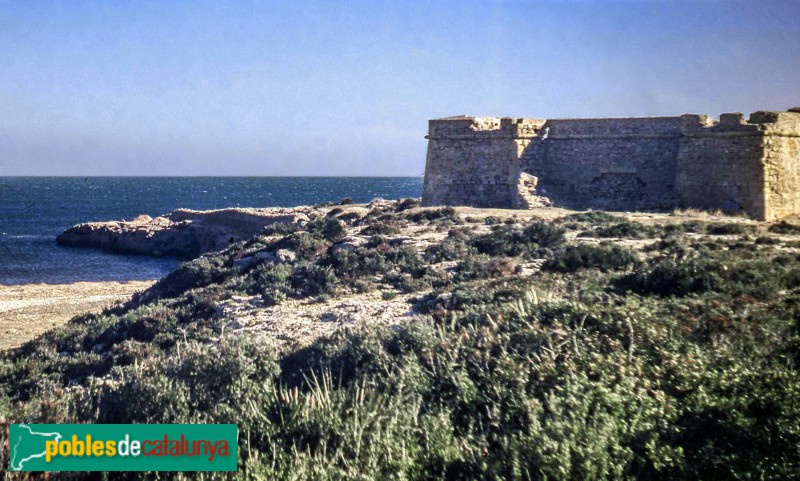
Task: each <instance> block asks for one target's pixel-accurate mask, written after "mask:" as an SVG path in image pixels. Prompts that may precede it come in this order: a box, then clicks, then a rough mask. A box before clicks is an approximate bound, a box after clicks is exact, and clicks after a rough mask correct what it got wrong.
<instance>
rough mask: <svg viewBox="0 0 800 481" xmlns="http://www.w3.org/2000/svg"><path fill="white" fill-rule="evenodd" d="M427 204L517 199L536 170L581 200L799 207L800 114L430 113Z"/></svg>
mask: <svg viewBox="0 0 800 481" xmlns="http://www.w3.org/2000/svg"><path fill="white" fill-rule="evenodd" d="M429 132H430V134H429V136H428V138H429V140H430V142H429V145H428V160H427V164H426V172H425V188H424V192H423V203H424V204H425V205H445V204H449V205H471V206H476V207H501V208H508V207H514V206H516V205H518V204H517V203H515V202H514V200H515V198H516V196H517V192H518V191H519V189H518V186H517V183H518V182H520V179H523V178H525V176H524V175H521V174H529V175H532V176H535V177H537V178H538V186H537V191H536V194H538V195H541V196H546V197H548V198H549V199H550V200H551V201H552V202H553V203H554V204H555V205H559V206H563V207H568V208H574V209H604V210H645V211H658V210H669V209H673V208H676V207H694V208H701V209H719V210H723V211H726V212H731V213H746V214H747V215H749V216H751V217H754V218H757V219H766V220H772V219H777V218H781V217H786V216H788V215H792V214H797V213H800V112H794V111H790V112H764V111H759V112H755V113H754V114H752V115H751V116H750V119H749V120H748V121H747V122H745V121H744V117H743V115H742V114H723V115H722V116H721V117H720V121H719V122H715V121H713V120H711V119H710V118H709V117H707V116H702V115H683V116H681V117H650V118H622V119H561V120H542V119H521V118H489V117H484V118H479V117H451V118H447V119H439V120H432V121H431V122H430V130H429Z"/></svg>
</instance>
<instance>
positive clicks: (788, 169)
mask: <svg viewBox="0 0 800 481" xmlns="http://www.w3.org/2000/svg"><path fill="white" fill-rule="evenodd" d="M757 118H758V117H757ZM762 118H763V117H762ZM772 119H773V121H772V122H770V123H767V124H765V125H766V126H767V130H766V136H765V139H764V170H765V174H764V176H765V186H764V188H765V194H764V195H765V205H766V212H765V218H766V219H769V220H772V219H780V218H782V217H786V216H789V215H793V214H794V215H796V214H798V213H800V113H793V112H781V113H779V114H778V116H777V117H772Z"/></svg>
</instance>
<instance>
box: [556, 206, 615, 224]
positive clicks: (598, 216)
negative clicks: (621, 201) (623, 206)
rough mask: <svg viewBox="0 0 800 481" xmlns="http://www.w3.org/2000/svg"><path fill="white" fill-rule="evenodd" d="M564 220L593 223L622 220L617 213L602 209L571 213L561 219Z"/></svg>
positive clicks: (608, 222)
mask: <svg viewBox="0 0 800 481" xmlns="http://www.w3.org/2000/svg"><path fill="white" fill-rule="evenodd" d="M560 220H561V221H562V222H583V223H587V224H592V225H603V224H610V223H612V222H618V221H620V220H622V219H621V218H620V217H618V216H616V215H611V214H609V213H608V212H603V211H602V210H595V211H589V212H579V213H577V214H570V215H568V216H565V217H563V218H561V219H560Z"/></svg>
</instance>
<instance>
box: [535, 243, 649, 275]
mask: <svg viewBox="0 0 800 481" xmlns="http://www.w3.org/2000/svg"><path fill="white" fill-rule="evenodd" d="M637 261H638V256H637V255H636V253H635V252H634V251H632V250H630V249H628V248H625V247H619V246H616V245H613V244H600V245H592V244H578V245H569V246H566V247H563V248H560V249H558V250H557V251H556V252H555V253H554V254H553V256H552V257H551V258H549V259H548V260H547V261H546V262H545V263H544V265H543V266H542V269H544V270H547V271H553V272H575V271H577V270H579V269H600V270H601V271H603V272H607V271H617V270H624V269H628V268H630V267H631V266H633V265H634V264H636V262H637Z"/></svg>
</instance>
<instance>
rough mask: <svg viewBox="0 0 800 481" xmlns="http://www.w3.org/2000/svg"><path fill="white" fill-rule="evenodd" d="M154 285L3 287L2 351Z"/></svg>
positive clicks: (0, 294) (0, 300)
mask: <svg viewBox="0 0 800 481" xmlns="http://www.w3.org/2000/svg"><path fill="white" fill-rule="evenodd" d="M153 282H155V281H154V280H151V281H130V282H76V283H73V284H24V285H15V286H3V285H0V350H6V349H9V348H12V347H17V346H19V345H21V344H23V343H24V342H26V341H28V340H30V339H32V338H33V337H35V336H37V335H39V334H41V333H43V332H45V331H47V330H48V329H51V328H53V327H55V326H59V325H61V324H64V323H66V322H67V321H68V320H70V319H71V318H72V317H74V316H76V315H78V314H83V313H86V312H98V311H100V310H102V309H103V308H105V307H109V306H112V305H114V304H115V303H116V302H120V301H124V300H126V299H127V298H129V297H130V296H131V295H132V294H133V293H134V292H137V291H141V290H143V289H146V288H147V287H149V286H150V285H152V284H153Z"/></svg>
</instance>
